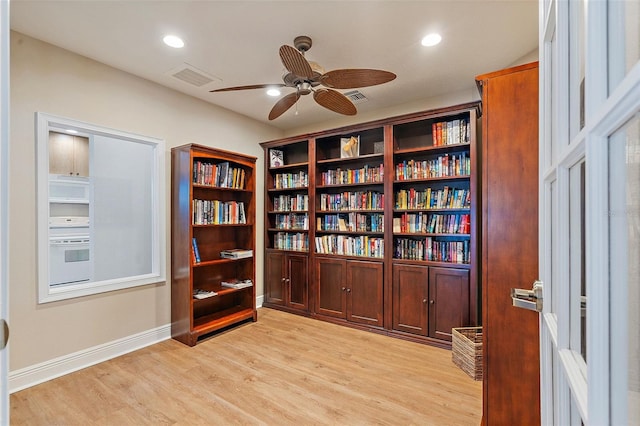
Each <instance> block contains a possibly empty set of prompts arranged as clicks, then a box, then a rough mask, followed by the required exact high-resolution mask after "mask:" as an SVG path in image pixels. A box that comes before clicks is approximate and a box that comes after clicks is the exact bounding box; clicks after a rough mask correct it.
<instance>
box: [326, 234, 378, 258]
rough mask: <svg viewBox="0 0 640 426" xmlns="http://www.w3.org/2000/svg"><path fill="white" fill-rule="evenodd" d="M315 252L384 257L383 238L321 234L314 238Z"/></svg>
mask: <svg viewBox="0 0 640 426" xmlns="http://www.w3.org/2000/svg"><path fill="white" fill-rule="evenodd" d="M315 243H316V253H321V254H338V255H345V256H362V257H375V258H383V257H384V239H383V238H375V237H369V236H367V235H362V236H357V237H356V236H348V235H323V236H318V237H316V238H315Z"/></svg>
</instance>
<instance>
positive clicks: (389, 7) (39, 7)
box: [11, 0, 538, 130]
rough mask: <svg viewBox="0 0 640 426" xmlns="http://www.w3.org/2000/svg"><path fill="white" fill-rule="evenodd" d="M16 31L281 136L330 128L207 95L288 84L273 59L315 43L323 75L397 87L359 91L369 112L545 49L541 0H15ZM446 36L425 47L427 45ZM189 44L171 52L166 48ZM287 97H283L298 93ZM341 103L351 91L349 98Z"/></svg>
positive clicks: (302, 107) (327, 115)
mask: <svg viewBox="0 0 640 426" xmlns="http://www.w3.org/2000/svg"><path fill="white" fill-rule="evenodd" d="M11 28H12V29H13V30H16V31H19V32H21V33H23V34H26V35H29V36H31V37H34V38H37V39H40V40H43V41H46V42H49V43H51V44H54V45H56V46H59V47H62V48H64V49H68V50H70V51H73V52H76V53H79V54H81V55H84V56H86V57H89V58H92V59H95V60H97V61H100V62H102V63H105V64H108V65H110V66H113V67H115V68H118V69H121V70H124V71H127V72H129V73H131V74H134V75H137V76H140V77H143V78H146V79H148V80H151V81H154V82H156V83H158V84H161V85H164V86H167V87H170V88H173V89H175V90H178V91H180V92H184V93H186V94H189V95H191V96H194V97H196V98H199V99H202V100H205V101H207V102H210V103H212V104H216V105H219V106H221V107H224V108H227V109H230V110H233V111H236V112H238V113H240V114H244V115H246V116H249V117H251V118H254V119H256V120H260V121H262V122H265V123H269V124H271V125H273V126H276V127H278V128H281V129H283V130H286V129H292V128H296V127H302V126H307V125H310V124H313V123H318V122H323V121H328V120H332V119H334V118H335V114H336V113H334V112H331V111H328V110H326V109H324V108H322V107H321V106H319V105H317V104H316V103H315V102H314V101H313V98H312V97H311V96H304V97H302V98H301V99H300V100H299V101H298V105H297V107H298V108H297V109H298V114H297V115H295V110H296V107H295V106H294V107H292V108H291V109H290V110H289V111H287V112H286V113H285V114H283V115H282V116H281V117H279V118H277V119H276V120H274V121H269V120H268V119H267V116H268V114H269V111H270V110H271V108H272V106H273V105H274V104H275V102H276V101H277V99H278V98H271V97H269V96H267V95H266V93H265V92H264V90H259V89H257V90H245V91H236V92H225V93H209V91H210V90H213V89H218V88H223V87H229V86H241V85H250V84H263V83H281V82H282V79H281V77H282V74H283V70H284V68H283V66H282V63H281V62H280V58H279V55H278V49H279V47H280V46H281V45H283V44H289V45H293V39H294V38H295V37H296V36H298V35H308V36H310V37H311V38H312V39H313V46H312V47H311V49H310V50H309V52H307V53H306V57H307V59H309V60H313V61H315V62H318V63H319V64H320V65H322V66H323V67H324V69H325V70H327V71H329V70H333V69H338V68H376V69H382V70H388V71H392V72H394V73H395V74H397V78H396V79H395V80H394V81H392V82H390V83H386V84H383V85H379V86H374V87H366V88H361V89H359V90H360V92H362V93H363V94H364V95H365V96H366V97H367V98H368V101H366V102H364V103H357V104H356V106H357V108H358V111H360V112H364V111H373V110H377V109H383V108H390V107H393V106H396V105H401V104H404V103H409V102H416V101H419V100H420V99H426V98H430V97H433V96H440V95H443V94H447V93H451V92H455V91H460V90H465V89H471V88H473V87H475V81H474V77H475V76H476V75H479V74H483V73H486V72H491V71H495V70H499V69H501V68H504V67H507V66H509V65H510V64H512V63H513V62H515V61H517V60H518V59H519V58H521V57H522V56H524V55H526V54H528V53H530V52H532V51H533V50H535V49H536V48H537V44H538V2H537V0H501V1H480V0H475V1H457V0H449V1H427V0H423V1H328V0H325V1H306V0H297V1H212V0H210V1H187V0H156V1H154V0H128V1H113V0H108V1H101V0H11ZM430 32H439V33H440V34H441V35H442V37H443V40H442V43H440V44H439V45H438V46H436V47H432V48H427V47H423V46H422V45H421V44H420V40H421V38H422V37H423V36H424V35H426V34H427V33H430ZM167 33H173V34H176V35H179V36H180V37H182V38H183V39H184V41H185V44H186V45H185V47H184V48H183V49H172V48H169V47H167V46H165V45H164V44H163V43H162V37H163V36H164V35H165V34H167ZM185 64H188V65H189V66H191V67H193V68H195V69H196V70H198V71H200V72H202V73H204V74H207V75H209V76H210V77H212V78H214V79H216V81H214V82H212V83H209V84H206V85H204V86H201V87H196V86H193V85H191V84H188V83H185V82H183V81H181V80H178V79H176V78H175V77H173V76H172V71H176V70H178V69H180V68H182V67H183V66H185ZM292 91H293V89H291V88H284V89H283V94H282V96H284V95H286V94H288V93H290V92H292ZM342 92H347V91H346V90H343V91H342Z"/></svg>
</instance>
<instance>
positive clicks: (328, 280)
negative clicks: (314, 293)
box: [316, 258, 347, 318]
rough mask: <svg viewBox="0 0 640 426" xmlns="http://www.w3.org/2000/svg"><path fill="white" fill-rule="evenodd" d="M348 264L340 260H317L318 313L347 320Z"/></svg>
mask: <svg viewBox="0 0 640 426" xmlns="http://www.w3.org/2000/svg"><path fill="white" fill-rule="evenodd" d="M345 269H346V262H345V261H344V260H339V259H323V258H317V259H316V279H317V281H318V300H317V304H316V305H317V313H318V314H322V315H327V316H331V317H337V318H346V298H347V297H346V296H347V292H346V290H347V288H346V283H345V279H346V273H345V272H346V271H345Z"/></svg>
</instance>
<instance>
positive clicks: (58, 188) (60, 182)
mask: <svg viewBox="0 0 640 426" xmlns="http://www.w3.org/2000/svg"><path fill="white" fill-rule="evenodd" d="M89 192H90V186H89V178H83V177H78V176H73V177H65V176H59V175H50V176H49V202H50V203H69V204H73V203H80V204H88V203H89Z"/></svg>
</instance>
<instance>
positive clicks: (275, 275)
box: [264, 251, 285, 305]
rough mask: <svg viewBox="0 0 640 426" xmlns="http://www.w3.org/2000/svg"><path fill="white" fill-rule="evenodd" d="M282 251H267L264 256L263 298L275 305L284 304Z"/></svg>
mask: <svg viewBox="0 0 640 426" xmlns="http://www.w3.org/2000/svg"><path fill="white" fill-rule="evenodd" d="M284 257H285V255H284V253H279V252H276V251H267V254H266V258H265V266H264V267H265V269H266V273H265V277H266V280H265V283H264V300H265V302H267V303H273V304H277V305H283V304H284V297H285V292H284V288H285V274H284V272H285V271H284Z"/></svg>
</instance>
